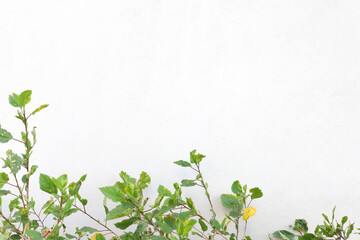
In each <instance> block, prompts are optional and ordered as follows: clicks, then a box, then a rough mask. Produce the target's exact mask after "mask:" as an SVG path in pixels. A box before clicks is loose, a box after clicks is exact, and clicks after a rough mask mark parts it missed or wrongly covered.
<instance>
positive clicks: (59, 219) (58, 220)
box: [45, 197, 63, 239]
mask: <svg viewBox="0 0 360 240" xmlns="http://www.w3.org/2000/svg"><path fill="white" fill-rule="evenodd" d="M62 210H63V197H61V198H60V208H59V216H58V219H57V221H56V224H55V225H54V226H53V227H52V229H51V231H50V233H49V234H48V235H47V236H46V237H45V239H47V238H48V237H49V236H50V235H51V234H52V233H53V232H54V231H55V228H56V226H58V225H59V223H60V222H61V220H62V219H61V213H62Z"/></svg>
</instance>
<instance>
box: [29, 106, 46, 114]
mask: <svg viewBox="0 0 360 240" xmlns="http://www.w3.org/2000/svg"><path fill="white" fill-rule="evenodd" d="M48 106H49V104H43V105H41V106H40V107H38V108H37V109H35V110H34V111H33V112H32V113H31V114H32V115H35V114H36V113H38V112H40V111H41V110H43V109H44V108H47V107H48Z"/></svg>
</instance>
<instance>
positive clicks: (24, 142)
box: [12, 138, 25, 144]
mask: <svg viewBox="0 0 360 240" xmlns="http://www.w3.org/2000/svg"><path fill="white" fill-rule="evenodd" d="M12 140H14V141H17V142H20V143H22V144H25V142H24V141H21V140H19V139H16V138H12Z"/></svg>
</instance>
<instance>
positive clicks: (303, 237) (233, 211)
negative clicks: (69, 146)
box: [0, 90, 354, 240]
mask: <svg viewBox="0 0 360 240" xmlns="http://www.w3.org/2000/svg"><path fill="white" fill-rule="evenodd" d="M31 95H32V91H30V90H27V91H24V92H22V93H21V94H15V93H13V94H12V95H10V96H9V103H10V104H11V105H12V106H13V107H15V108H16V109H17V115H16V116H15V117H16V118H17V119H18V120H20V121H21V123H22V124H23V127H24V130H23V131H21V133H19V136H20V138H15V137H14V135H13V134H12V133H10V132H9V131H7V130H5V129H4V128H2V127H1V125H0V143H8V142H10V141H15V142H17V143H20V144H22V145H23V146H24V150H23V152H22V153H21V154H17V153H15V152H13V151H12V150H7V151H6V153H5V157H3V158H1V159H2V160H3V162H4V166H3V168H4V169H5V171H4V172H0V221H1V225H0V240H5V239H12V240H18V239H24V240H31V239H33V240H42V239H49V240H66V239H91V240H104V239H106V238H107V239H113V240H116V239H118V240H120V239H121V240H141V239H143V240H164V239H165V240H187V239H190V238H191V236H197V237H198V238H201V239H207V240H214V239H224V240H239V239H241V240H251V237H250V236H248V235H247V231H246V229H247V224H248V221H249V219H250V218H251V217H252V216H254V215H255V213H256V209H255V208H254V207H253V205H252V203H253V201H254V200H256V199H258V198H261V197H262V196H263V193H262V191H261V190H260V189H259V188H258V187H253V188H248V186H247V185H242V184H240V182H239V181H238V180H237V181H234V183H233V184H232V185H231V193H224V194H222V195H221V202H222V205H223V206H224V208H226V209H227V211H226V214H225V217H223V218H220V217H219V216H218V215H217V214H216V211H215V209H214V205H213V202H212V200H211V196H210V193H209V187H208V183H207V182H206V181H205V179H204V176H203V173H202V171H201V167H200V166H201V163H202V161H203V159H204V158H205V156H204V155H202V154H200V153H197V152H196V150H193V151H192V152H190V159H189V161H184V160H179V161H176V162H174V163H175V164H176V165H178V166H180V167H183V168H186V169H189V170H191V171H193V172H194V177H193V179H183V180H181V182H180V183H177V182H176V183H174V184H173V188H172V189H169V188H167V187H165V186H163V185H160V186H158V188H157V197H156V198H155V199H154V200H152V201H150V199H149V197H147V196H145V194H144V193H145V192H144V191H145V189H146V188H148V186H149V184H150V182H151V178H150V176H149V175H148V174H147V173H146V172H142V173H141V174H140V176H139V177H138V178H133V177H131V176H130V175H128V174H127V173H126V172H123V171H122V172H120V174H119V180H118V181H116V182H115V184H113V185H111V186H105V187H101V188H100V191H101V193H102V194H103V196H104V201H103V203H104V204H103V207H104V211H105V214H106V217H105V219H104V220H103V221H100V220H98V219H97V218H96V217H94V216H92V215H91V214H90V213H89V212H88V211H87V209H86V205H87V203H88V201H87V200H86V199H85V198H83V197H82V196H81V195H80V188H81V186H82V184H83V182H84V181H85V179H86V175H83V176H82V177H81V178H80V179H78V180H77V181H69V179H68V176H67V175H66V174H63V175H61V176H59V177H52V176H48V175H46V174H44V173H41V174H40V175H39V185H40V189H41V190H42V191H44V192H46V193H48V194H49V200H48V201H46V202H44V203H41V202H40V201H39V200H36V199H34V196H33V195H32V194H31V191H30V183H31V181H30V180H31V179H32V177H33V176H34V173H35V172H36V171H37V169H38V166H37V165H34V164H32V162H31V161H30V159H31V156H32V154H33V150H34V146H35V145H36V142H37V136H36V127H30V125H29V119H30V118H32V117H33V116H34V115H35V114H37V113H38V112H40V111H41V110H43V109H45V108H46V107H48V104H44V105H41V106H39V107H38V108H36V109H35V110H33V111H30V112H28V104H29V103H30V101H31ZM184 187H198V188H200V189H202V191H203V193H204V196H205V198H204V200H205V201H206V202H207V203H208V205H209V208H210V212H209V213H205V214H202V213H201V212H200V211H199V209H198V208H197V204H195V203H194V201H193V200H192V198H191V197H186V196H185V197H184V196H183V194H182V193H183V191H182V190H183V188H184ZM3 200H6V201H4V202H3ZM108 201H112V204H111V205H112V206H113V205H114V204H115V207H112V208H110V207H109V205H108ZM3 203H4V204H3ZM5 203H6V206H5ZM334 212H335V208H334V210H333V212H332V217H331V220H330V219H329V218H328V217H327V216H326V215H325V214H323V217H324V219H325V220H324V222H323V224H321V225H318V226H317V227H316V229H315V231H314V233H310V232H308V226H307V222H306V220H304V219H297V220H296V221H295V224H294V225H293V226H291V228H292V230H293V231H292V232H290V231H287V230H280V231H276V232H274V233H273V234H271V235H269V239H270V240H272V239H282V240H293V239H298V240H326V239H336V240H345V239H349V237H350V235H351V234H352V233H353V230H354V223H350V222H349V221H348V218H347V217H346V216H345V217H343V218H342V219H341V221H340V222H337V221H335V220H334V219H335V218H334ZM75 213H82V214H85V215H86V216H88V217H89V218H90V219H92V220H93V221H95V222H96V223H97V224H98V226H99V228H97V229H95V228H92V227H88V226H80V227H77V228H76V231H75V232H73V233H69V232H68V231H67V229H66V221H65V220H66V219H67V218H69V217H70V216H71V215H73V214H75ZM208 215H209V216H208ZM242 222H243V224H241V223H242ZM109 223H111V224H110V225H109ZM241 226H243V228H242V227H241Z"/></svg>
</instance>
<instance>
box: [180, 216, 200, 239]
mask: <svg viewBox="0 0 360 240" xmlns="http://www.w3.org/2000/svg"><path fill="white" fill-rule="evenodd" d="M196 223H197V221H196V220H195V219H190V220H188V221H186V222H185V228H184V231H183V234H184V235H185V236H187V234H188V233H189V232H190V231H191V229H192V228H193V227H194V225H195V224H196Z"/></svg>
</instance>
